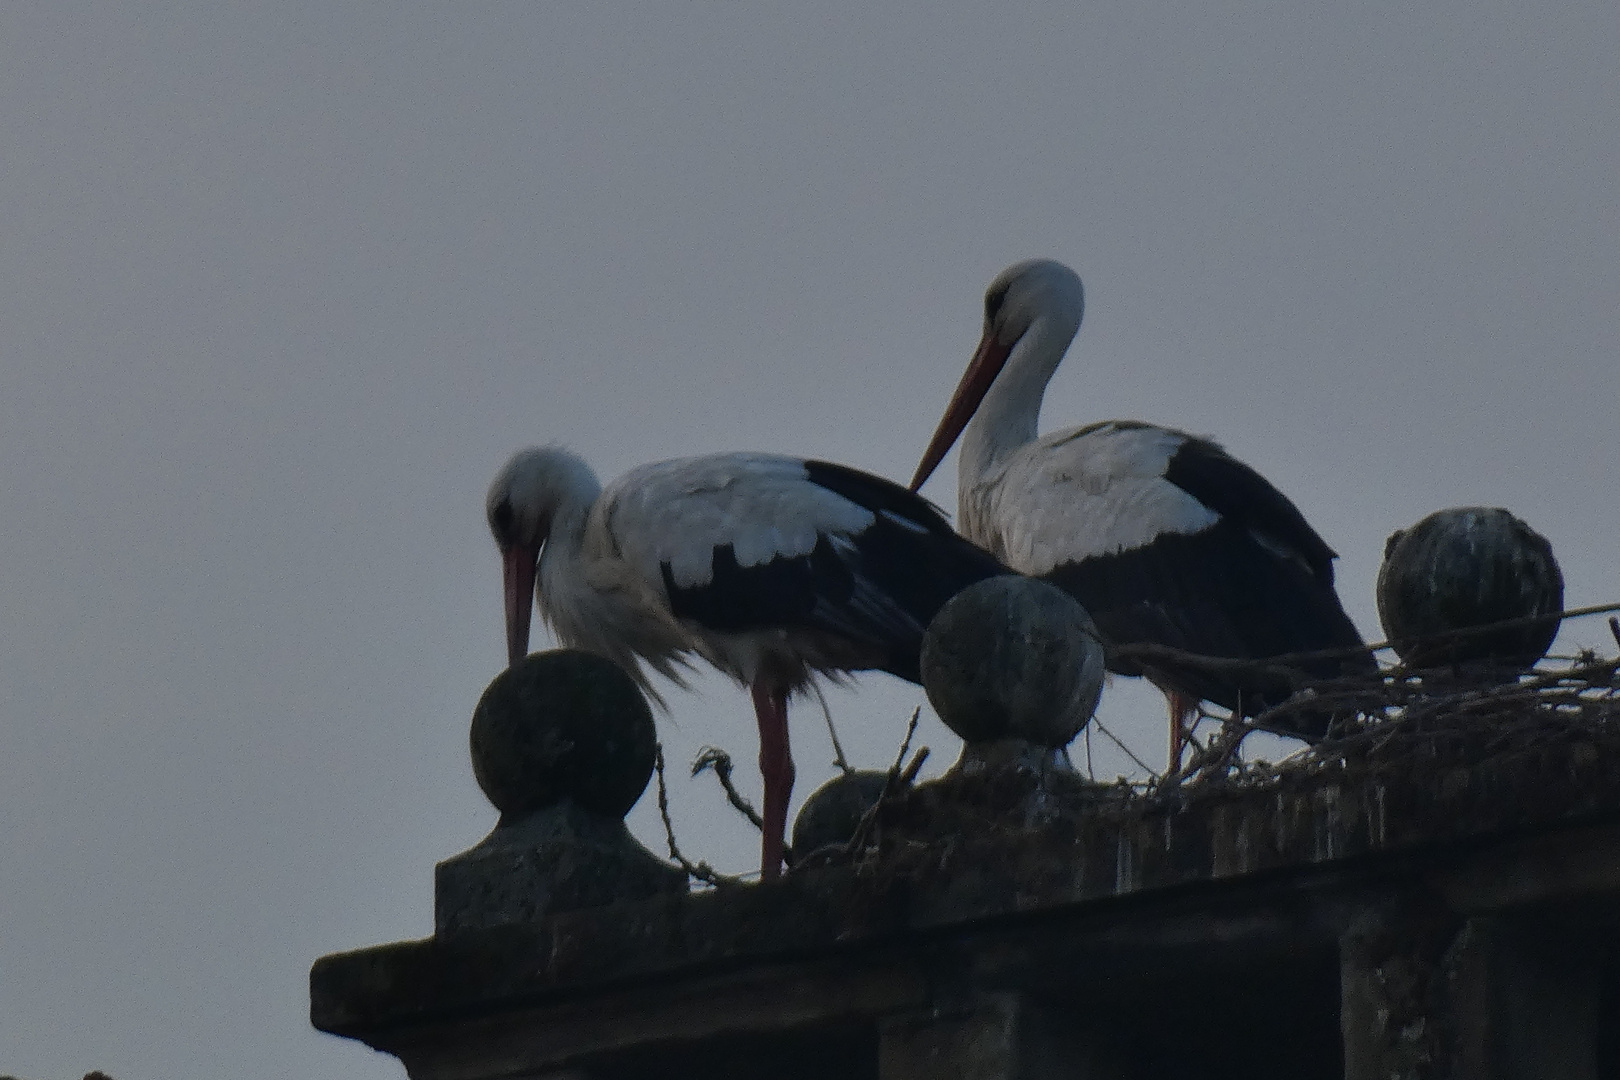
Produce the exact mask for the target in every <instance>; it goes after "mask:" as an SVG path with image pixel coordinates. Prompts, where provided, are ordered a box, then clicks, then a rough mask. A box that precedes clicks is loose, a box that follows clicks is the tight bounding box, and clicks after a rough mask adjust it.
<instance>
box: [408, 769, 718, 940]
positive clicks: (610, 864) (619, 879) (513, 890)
mask: <svg viewBox="0 0 1620 1080" xmlns="http://www.w3.org/2000/svg"><path fill="white" fill-rule="evenodd" d="M686 889H687V881H686V873H685V871H683V870H681V869H680V868H679V867H675V866H670V865H668V864H667V863H665V862H663V861H662V860H660V859H658V858H657V857H656V856H654V855H653V854H652V853H651V852H649V851H648V850H647V849H646V848H644V847H642V846H641V845H640V844H638V843H637V842H636V841H635V839H634V838H633V837H632V836H631V835H630V831H629V830H628V829H626V828H625V825H624V822H623V821H622V820H620V819H619V818H616V817H605V816H603V815H600V814H595V813H591V812H590V811H587V810H582V809H580V808H579V807H578V806H576V805H574V803H572V802H571V801H568V800H564V801H563V802H561V803H557V804H554V805H552V806H547V807H542V808H541V809H539V810H534V811H531V812H530V813H529V814H527V815H525V816H524V817H522V818H519V819H518V820H516V821H510V822H508V821H505V820H503V821H502V823H501V824H500V825H499V826H498V827H497V828H496V829H495V830H494V831H493V832H491V833H490V834H489V835H488V836H487V837H485V838H484V839H483V841H481V842H480V843H479V844H478V846H476V847H474V848H471V849H470V850H468V851H464V852H462V853H461V854H460V855H456V856H453V857H451V858H449V859H446V860H444V861H443V862H441V863H440V864H439V865H438V867H437V868H436V871H435V874H434V920H433V922H434V930H435V932H436V933H439V934H454V933H462V932H465V931H467V930H475V929H481V928H484V927H490V926H499V925H502V924H504V923H523V922H534V921H537V920H539V919H541V918H543V917H545V916H546V915H550V914H552V913H555V912H559V911H567V910H571V909H575V908H590V907H602V906H605V905H608V904H612V903H616V902H619V901H623V900H635V899H643V898H648V897H652V896H657V895H660V894H684V893H685V892H686Z"/></svg>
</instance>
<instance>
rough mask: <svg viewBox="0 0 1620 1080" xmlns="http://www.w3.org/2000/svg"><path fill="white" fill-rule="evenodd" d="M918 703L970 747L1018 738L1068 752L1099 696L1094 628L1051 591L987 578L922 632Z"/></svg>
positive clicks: (1067, 599) (1074, 605)
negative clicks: (922, 693) (923, 696)
mask: <svg viewBox="0 0 1620 1080" xmlns="http://www.w3.org/2000/svg"><path fill="white" fill-rule="evenodd" d="M921 666H922V680H923V688H924V689H925V690H926V691H927V694H928V700H929V702H930V703H931V704H932V705H933V706H934V710H935V711H936V712H937V713H939V716H940V719H941V720H943V721H945V723H946V725H948V726H949V727H950V729H951V730H952V731H954V732H956V733H957V734H958V735H960V736H962V738H963V739H964V740H966V741H967V742H968V743H970V744H974V743H989V742H995V741H998V740H1004V739H1018V740H1023V741H1025V742H1028V743H1033V744H1035V746H1037V747H1043V748H1049V749H1053V750H1055V749H1058V748H1061V747H1063V746H1066V745H1068V743H1069V741H1070V740H1071V739H1073V738H1074V737H1075V735H1077V734H1079V732H1080V729H1081V728H1083V727H1085V725H1086V722H1087V721H1088V720H1090V719H1091V714H1092V712H1093V711H1094V710H1095V709H1096V708H1097V698H1098V696H1099V695H1100V694H1101V693H1102V682H1103V648H1102V643H1101V641H1100V640H1099V638H1098V636H1097V627H1096V624H1095V623H1093V622H1092V621H1091V616H1090V615H1089V614H1087V613H1086V609H1085V608H1083V607H1081V606H1080V604H1079V602H1078V601H1076V600H1075V599H1074V598H1073V597H1071V596H1070V595H1069V594H1068V593H1066V592H1064V591H1063V590H1062V589H1059V588H1057V587H1056V586H1055V585H1049V584H1047V583H1046V582H1044V581H1037V580H1035V579H1033V578H1024V577H1014V576H1006V577H995V578H989V579H987V580H985V581H981V582H979V583H978V584H976V585H970V586H969V587H968V588H966V589H964V590H962V591H961V592H960V593H958V594H957V595H956V596H955V597H953V598H952V599H951V600H950V602H949V603H947V604H946V605H945V606H944V607H943V608H941V609H940V611H939V614H938V615H937V616H935V617H934V621H933V622H932V623H931V624H930V625H929V627H928V631H927V633H926V634H924V635H923V643H922V665H921Z"/></svg>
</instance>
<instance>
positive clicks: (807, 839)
mask: <svg viewBox="0 0 1620 1080" xmlns="http://www.w3.org/2000/svg"><path fill="white" fill-rule="evenodd" d="M888 782H889V774H888V773H884V772H874V771H870V770H856V771H854V772H848V773H841V774H839V775H838V776H835V777H833V778H832V779H831V780H828V781H827V782H826V783H825V784H822V785H821V786H820V787H818V788H816V790H815V791H812V792H811V793H810V797H809V798H808V799H806V800H804V805H803V806H801V807H800V808H799V816H798V817H796V818H794V819H793V854H794V857H795V858H799V857H802V856H805V855H808V854H809V853H810V852H812V851H815V850H816V849H817V848H823V847H828V846H831V845H834V844H847V843H849V841H850V838H851V837H853V836H854V835H855V829H856V827H857V826H859V825H860V823H861V818H863V817H865V816H866V812H867V811H868V810H870V809H871V808H872V807H873V806H874V805H875V804H876V803H877V801H878V799H879V798H881V797H882V795H883V788H884V786H885V785H887V784H888Z"/></svg>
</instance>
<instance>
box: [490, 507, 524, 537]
mask: <svg viewBox="0 0 1620 1080" xmlns="http://www.w3.org/2000/svg"><path fill="white" fill-rule="evenodd" d="M516 522H517V515H516V514H514V513H513V512H512V500H511V499H502V500H501V501H500V502H498V503H496V504H495V509H493V510H491V511H490V512H489V523H490V525H491V526H493V527H494V529H495V531H496V532H498V533H500V534H501V535H502V536H505V535H507V534H509V533H510V532H511V531H512V526H513V525H514V524H516Z"/></svg>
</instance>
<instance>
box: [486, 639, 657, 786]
mask: <svg viewBox="0 0 1620 1080" xmlns="http://www.w3.org/2000/svg"><path fill="white" fill-rule="evenodd" d="M469 741H470V742H471V745H472V764H473V775H474V776H475V777H477V779H478V786H479V787H481V788H483V790H484V794H485V795H486V796H488V797H489V801H490V802H492V803H494V804H495V808H496V809H497V810H499V811H500V812H501V814H502V816H503V817H505V816H517V815H521V814H525V813H527V812H529V811H531V810H537V809H539V808H541V807H544V806H551V805H554V804H556V803H558V802H560V801H562V800H563V799H565V798H566V799H572V800H573V801H574V802H576V803H578V804H579V805H580V806H581V807H583V808H584V809H586V810H590V811H593V812H595V813H598V814H603V815H608V816H612V817H621V818H622V817H623V816H624V815H625V814H627V813H629V811H630V808H631V807H632V806H634V805H635V804H636V800H637V799H639V798H641V793H642V792H643V791H644V790H646V787H647V781H648V780H649V779H650V778H651V777H652V771H653V758H654V755H655V754H656V752H657V744H658V736H657V733H656V730H655V729H654V727H653V719H652V710H651V709H649V708H648V706H647V699H646V698H645V697H643V696H642V693H641V690H640V689H639V688H638V687H637V686H636V684H635V682H634V681H633V680H632V679H631V678H630V676H629V675H627V674H626V673H625V672H624V670H623V669H622V668H620V667H619V666H618V665H617V664H615V663H614V662H613V661H611V660H607V659H604V658H602V657H600V656H596V655H593V654H591V653H585V652H577V651H574V650H570V649H556V650H553V651H551V652H543V653H536V654H534V655H532V656H529V657H526V658H525V659H524V660H523V661H522V662H520V663H519V664H518V665H517V666H516V667H512V668H508V669H507V670H506V671H503V672H501V674H500V675H498V676H497V677H496V678H495V681H494V682H492V683H490V684H489V688H488V689H487V690H485V691H484V696H483V697H482V698H480V699H479V700H478V707H477V708H476V709H474V710H473V719H472V733H471V737H470V740H469Z"/></svg>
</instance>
